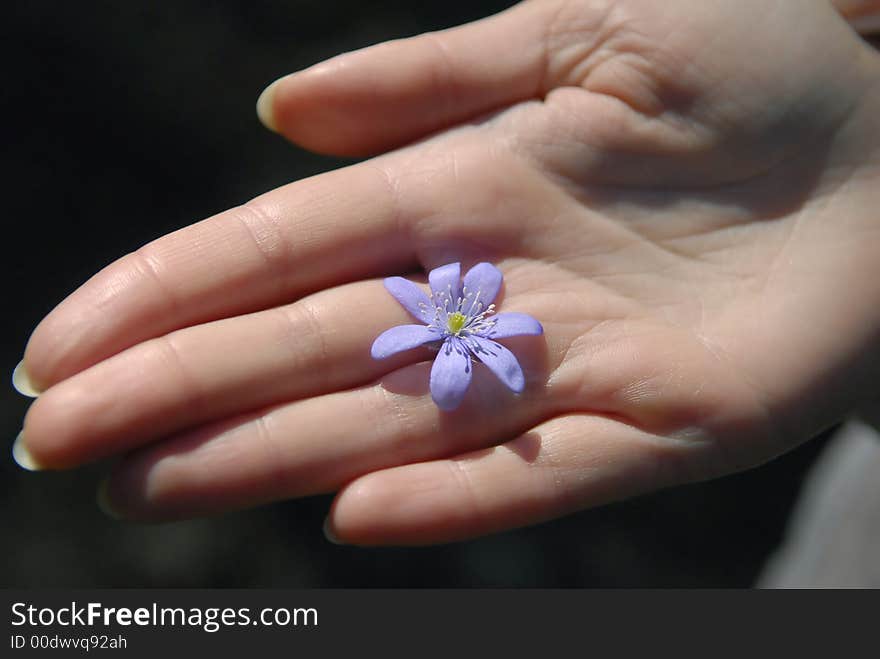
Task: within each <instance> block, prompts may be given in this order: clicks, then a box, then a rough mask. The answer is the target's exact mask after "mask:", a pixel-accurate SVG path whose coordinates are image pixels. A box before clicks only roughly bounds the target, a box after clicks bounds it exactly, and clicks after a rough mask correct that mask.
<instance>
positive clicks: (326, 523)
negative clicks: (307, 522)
mask: <svg viewBox="0 0 880 659" xmlns="http://www.w3.org/2000/svg"><path fill="white" fill-rule="evenodd" d="M324 537H325V538H327V540H329V541H330V542H332V543H333V544H334V545H343V544H345V543H344V542H342V541H341V540H340V539H339V538H337V537H336V534H335V533H333V530H332V529H331V528H330V517H329V516H328V517H326V518H324Z"/></svg>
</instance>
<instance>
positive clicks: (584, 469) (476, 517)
mask: <svg viewBox="0 0 880 659" xmlns="http://www.w3.org/2000/svg"><path fill="white" fill-rule="evenodd" d="M705 448H706V447H705V445H702V444H688V443H684V442H679V441H673V440H667V439H665V438H663V437H657V436H653V435H648V434H646V433H644V432H642V431H640V430H638V429H636V428H634V427H632V426H629V425H626V424H624V423H621V422H619V421H616V420H612V419H609V418H605V417H599V416H589V415H573V416H565V417H557V418H555V419H552V420H550V421H547V422H545V423H542V424H541V425H539V426H537V427H535V428H533V429H532V430H530V431H529V432H526V433H525V434H523V435H520V436H519V437H517V438H516V439H514V440H512V441H510V442H507V443H505V444H503V445H501V446H495V447H493V448H488V449H482V450H477V451H473V452H469V453H465V454H463V455H458V456H455V457H451V458H446V459H442V460H434V461H429V462H422V463H420V464H410V465H404V466H399V467H394V468H391V469H385V470H382V471H376V472H373V473H370V474H368V475H366V476H363V477H361V478H358V479H357V480H355V481H354V482H352V483H350V484H348V485H347V486H346V487H345V488H344V489H343V490H342V491H341V492H340V493H339V495H338V496H337V497H336V500H335V501H334V504H333V507H332V511H331V514H330V516H329V517H328V521H327V530H328V533H329V534H330V535H331V537H334V538H336V539H338V540H339V541H341V542H343V543H350V544H355V545H412V544H432V543H440V542H451V541H456V540H463V539H466V538H472V537H475V536H480V535H485V534H488V533H493V532H496V531H502V530H506V529H512V528H515V527H519V526H525V525H529V524H536V523H539V522H542V521H546V520H548V519H552V518H554V517H559V516H562V515H565V514H568V513H571V512H574V511H577V510H581V509H583V508H588V507H591V506H597V505H600V504H604V503H608V502H611V501H615V500H619V499H624V498H627V497H632V496H634V495H637V494H640V493H642V492H646V491H650V490H654V489H657V488H661V487H665V486H669V485H672V484H674V483H677V482H681V481H682V480H684V479H685V478H686V477H685V475H684V474H685V473H686V472H685V471H684V470H683V469H682V463H683V462H686V461H687V459H688V458H691V457H695V456H693V455H692V454H695V453H699V452H704V451H705Z"/></svg>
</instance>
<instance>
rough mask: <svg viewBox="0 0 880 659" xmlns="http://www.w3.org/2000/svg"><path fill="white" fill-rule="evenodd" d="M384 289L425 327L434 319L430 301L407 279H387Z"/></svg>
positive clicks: (432, 306)
mask: <svg viewBox="0 0 880 659" xmlns="http://www.w3.org/2000/svg"><path fill="white" fill-rule="evenodd" d="M385 288H386V289H387V290H388V292H389V293H391V295H393V296H394V299H395V300H397V301H398V302H400V304H401V306H402V307H403V308H404V309H406V310H407V311H409V312H410V314H411V315H413V316H415V317H416V318H417V319H418V320H421V321H424V323H425V324H426V325H427V324H428V323H430V322H431V319H432V318H434V305H433V304H431V299H430V298H429V297H428V295H427V294H426V293H425V292H424V291H423V290H422V289H421V288H419V287H418V286H417V285H416V284H414V283H412V282H411V281H410V280H409V279H404V278H403V277H388V278H387V279H386V280H385Z"/></svg>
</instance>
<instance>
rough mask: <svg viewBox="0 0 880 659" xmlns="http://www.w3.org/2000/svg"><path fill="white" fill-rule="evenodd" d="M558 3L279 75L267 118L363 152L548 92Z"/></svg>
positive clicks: (301, 138)
mask: <svg viewBox="0 0 880 659" xmlns="http://www.w3.org/2000/svg"><path fill="white" fill-rule="evenodd" d="M557 4H558V3H557V2H546V1H541V2H526V3H523V4H520V5H517V6H515V7H513V8H511V9H508V10H506V11H504V12H502V13H500V14H497V15H495V16H491V17H489V18H485V19H482V20H480V21H476V22H474V23H468V24H466V25H463V26H460V27H456V28H452V29H449V30H443V31H440V32H430V33H426V34H422V35H420V36H417V37H411V38H407V39H400V40H395V41H389V42H386V43H382V44H378V45H376V46H371V47H369V48H365V49H363V50H358V51H354V52H351V53H346V54H343V55H339V56H337V57H334V58H332V59H330V60H327V61H325V62H322V63H320V64H317V65H315V66H312V67H310V68H308V69H305V70H303V71H300V72H297V73H293V74H291V75H288V76H285V77H283V78H280V79H279V80H276V81H275V82H273V83H272V84H271V85H269V87H267V88H266V90H265V91H264V92H263V93H262V94H261V96H260V98H259V100H258V102H257V113H258V115H259V117H260V119H261V121H262V122H263V123H264V124H265V125H266V126H267V127H268V128H270V129H271V130H274V131H276V132H278V133H280V134H281V135H283V136H284V137H286V138H287V139H289V140H291V141H293V142H296V143H297V144H299V145H301V146H303V147H305V148H307V149H311V150H313V151H318V152H322V153H328V154H333V155H343V156H362V155H369V154H372V153H376V152H380V151H385V150H389V149H391V148H394V147H396V146H399V145H401V144H404V143H407V142H410V141H413V140H415V139H418V138H420V137H423V136H424V135H426V134H429V133H431V132H434V131H437V130H440V129H442V128H446V127H448V126H450V125H453V124H456V123H458V122H461V121H464V120H467V119H469V118H472V117H474V116H478V115H480V114H483V113H485V112H488V111H490V110H494V109H497V108H499V107H504V106H506V105H509V104H512V103H515V102H517V101H520V100H523V99H528V98H533V97H538V96H540V95H541V87H542V80H543V77H544V75H543V71H544V68H545V66H544V63H545V60H546V54H545V42H546V34H547V25H549V23H550V21H551V20H552V16H553V14H554V8H555V6H556V5H557Z"/></svg>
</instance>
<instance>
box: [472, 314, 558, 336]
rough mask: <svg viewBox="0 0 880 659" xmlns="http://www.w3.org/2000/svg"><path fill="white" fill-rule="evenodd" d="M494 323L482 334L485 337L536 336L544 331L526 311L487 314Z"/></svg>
mask: <svg viewBox="0 0 880 659" xmlns="http://www.w3.org/2000/svg"><path fill="white" fill-rule="evenodd" d="M489 319H490V320H491V321H492V322H493V323H494V325H493V326H492V329H490V330H489V331H487V332H485V333H484V334H483V335H482V336H484V337H485V338H487V339H504V338H506V337H508V336H523V335H528V336H537V335H538V334H543V333H544V328H543V327H541V323H539V322H538V321H537V320H535V319H534V318H532V317H531V316H530V315H528V314H527V313H518V312H515V311H513V312H509V313H499V314H496V315H494V316H489Z"/></svg>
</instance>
